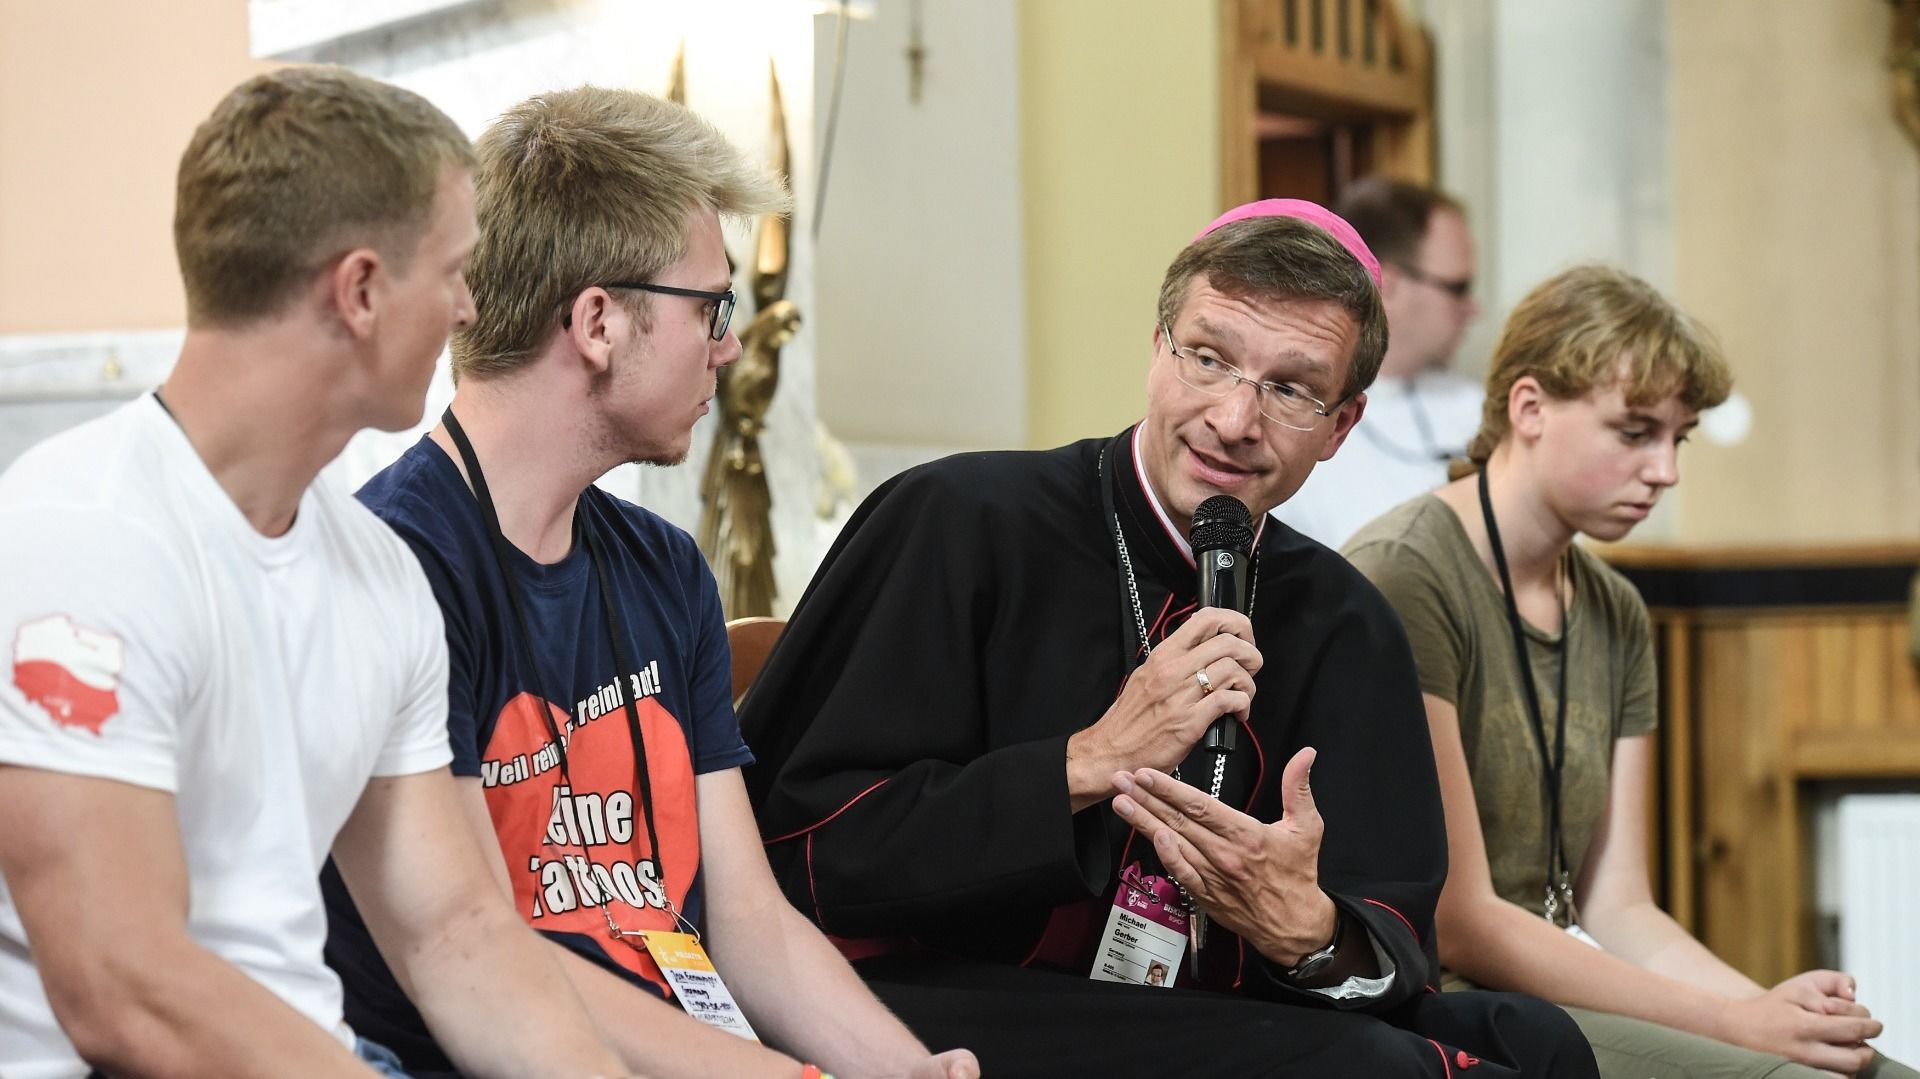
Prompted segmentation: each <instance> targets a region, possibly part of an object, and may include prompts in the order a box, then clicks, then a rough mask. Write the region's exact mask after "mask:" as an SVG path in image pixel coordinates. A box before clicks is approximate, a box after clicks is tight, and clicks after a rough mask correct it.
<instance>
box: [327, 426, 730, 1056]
mask: <svg viewBox="0 0 1920 1079" xmlns="http://www.w3.org/2000/svg"><path fill="white" fill-rule="evenodd" d="M358 497H359V499H360V500H361V501H362V502H364V503H366V505H367V507H368V508H369V509H371V510H373V512H374V513H375V514H377V515H378V516H379V517H380V518H381V519H382V520H384V521H386V522H387V524H389V525H391V526H392V527H393V529H394V531H396V532H398V533H399V534H400V537H401V538H402V539H404V540H406V542H407V545H408V546H409V547H411V548H413V552H414V554H415V556H417V557H418V558H419V559H420V564H421V567H422V568H423V569H424V570H425V571H426V575H427V581H428V583H430V584H431V585H432V586H433V593H434V596H435V598H437V599H438V600H439V601H440V609H441V613H442V615H443V616H444V617H445V620H446V632H447V656H448V686H447V695H448V704H449V710H448V717H447V728H448V733H449V736H450V740H451V743H452V747H453V773H454V775H456V776H473V777H478V778H479V780H480V782H481V786H482V790H483V791H484V793H485V795H486V800H487V810H488V812H489V813H490V814H491V815H492V817H493V826H494V832H495V835H496V838H498V840H499V843H500V853H501V854H502V855H503V856H504V858H505V859H506V866H507V874H508V876H509V877H510V878H511V879H512V882H513V895H514V903H515V905H516V906H517V907H518V908H519V910H520V914H521V917H523V918H525V919H526V920H527V922H528V923H529V924H531V925H532V926H533V927H534V928H536V929H538V930H540V931H542V932H543V933H546V934H548V935H549V937H550V938H551V939H553V940H556V941H558V942H560V943H562V944H564V945H565V946H567V947H569V948H572V949H573V950H575V951H576V952H579V953H580V954H582V955H584V956H586V957H587V958H589V959H591V960H592V961H594V962H596V963H598V964H599V965H600V966H602V967H605V968H606V969H608V970H610V971H612V972H614V973H616V974H619V975H621V976H623V977H625V978H627V979H628V980H630V981H633V982H635V983H637V984H640V985H644V986H647V987H648V988H650V989H652V990H653V991H654V992H655V993H656V994H658V995H661V996H666V995H668V994H667V992H666V982H665V979H664V978H663V977H662V976H661V974H660V971H659V969H658V968H657V967H656V966H655V965H654V964H653V961H652V959H651V958H649V957H648V955H647V953H646V950H645V948H644V947H642V946H641V945H640V942H639V940H638V938H634V939H633V940H632V942H631V943H629V942H628V941H626V940H616V939H614V938H613V936H612V934H611V932H610V931H609V929H608V926H607V917H608V915H611V916H612V919H613V921H614V923H615V924H616V925H617V926H618V927H619V928H620V929H622V930H640V929H669V930H670V929H674V928H676V925H675V920H674V916H673V914H672V912H671V911H670V910H669V909H668V904H669V902H670V903H671V904H672V906H673V907H674V908H677V909H678V910H679V912H680V913H681V914H682V915H683V916H685V917H686V918H687V920H689V921H690V922H692V923H693V924H695V925H699V924H701V923H700V914H701V903H700V900H701V889H700V878H699V862H700V831H699V824H698V818H697V815H696V808H695V798H694V778H693V777H694V776H695V775H697V774H700V773H705V772H714V771H720V770H723V769H727V768H737V767H740V766H742V765H745V764H748V763H750V762H751V761H752V760H753V755H752V754H751V753H750V752H749V751H748V749H747V746H746V744H745V743H744V742H743V741H742V740H741V737H740V726H739V723H738V721H737V720H736V719H735V718H734V714H733V701H732V692H733V690H732V685H733V683H732V674H731V660H730V657H729V654H728V650H727V636H726V626H725V623H724V621H723V620H722V617H721V613H720V596H719V593H718V591H717V590H716V589H715V586H714V581H713V575H712V573H711V572H710V571H709V570H708V569H707V564H706V562H705V560H703V559H702V558H701V556H700V551H699V549H698V548H697V547H696V546H695V545H694V542H693V538H692V537H691V536H689V535H687V533H686V532H685V531H683V530H681V529H679V528H676V527H674V526H673V525H670V524H668V523H667V522H665V521H663V520H661V519H660V518H659V517H657V516H655V515H654V514H652V513H650V512H648V511H646V510H644V509H641V508H640V507H638V506H635V505H632V504H631V503H628V502H624V501H622V500H620V499H618V498H615V497H613V496H612V495H609V494H607V493H606V492H605V491H602V490H600V489H599V488H597V487H589V488H588V489H587V491H586V493H585V494H584V495H582V496H581V499H580V504H579V508H578V515H579V520H578V522H577V530H576V533H575V535H576V542H575V543H574V544H573V547H572V550H571V551H570V552H569V553H568V554H567V556H566V557H565V558H563V559H561V560H560V561H559V562H557V563H554V564H553V565H541V564H540V563H537V562H535V561H534V560H533V559H531V558H528V557H527V556H526V555H524V554H523V553H522V552H520V551H519V550H517V549H512V550H509V552H508V553H509V555H510V556H511V562H512V565H513V572H514V574H515V575H516V577H517V579H518V581H519V584H520V593H521V600H522V602H523V604H524V605H525V607H524V609H525V613H526V618H527V622H528V628H529V629H530V631H531V640H530V642H529V643H530V644H531V646H532V654H533V660H534V663H535V664H536V665H537V666H538V668H539V669H538V670H537V671H533V672H528V671H527V670H526V669H525V667H526V662H525V660H524V659H523V656H525V655H526V650H524V649H522V648H521V646H520V644H519V643H518V640H517V637H518V635H519V634H520V632H521V628H520V626H519V624H518V622H517V621H516V619H515V617H514V613H513V607H512V605H511V603H510V601H509V599H508V596H507V591H506V590H507V582H506V579H505V577H504V576H503V575H502V573H501V569H500V564H499V561H498V559H497V558H496V556H495V553H494V548H493V546H492V543H491V541H490V539H489V538H488V533H487V527H486V523H485V520H484V518H483V517H482V516H481V512H480V506H479V503H478V502H477V501H475V499H474V496H473V493H472V491H470V490H469V489H468V487H467V484H466V481H465V480H464V479H463V478H462V477H461V474H460V471H459V470H458V469H457V468H456V467H455V465H454V462H453V460H452V458H450V457H448V456H447V454H446V452H445V451H444V450H442V449H441V448H440V447H439V446H438V445H437V444H435V443H434V442H433V441H432V440H430V439H428V438H425V437H423V438H421V440H420V441H419V442H418V443H416V444H415V445H414V446H413V447H412V448H411V449H409V450H408V451H407V452H406V453H405V454H404V455H403V456H401V458H400V459H399V460H398V461H396V462H394V463H393V464H392V465H390V466H388V467H387V468H386V469H385V470H383V471H382V472H381V473H380V474H379V475H377V476H375V477H374V478H373V479H372V480H370V481H368V483H367V485H366V486H365V487H363V488H361V489H360V492H359V495H358ZM582 533H585V534H586V535H588V536H590V537H591V541H592V543H593V545H594V547H595V549H596V550H597V551H598V552H599V554H600V556H601V558H602V560H603V561H604V562H605V563H606V566H607V571H608V575H609V577H610V578H611V581H610V584H611V586H612V587H611V591H612V595H613V597H614V601H615V604H616V606H617V607H618V608H619V609H618V610H617V611H616V612H615V613H614V622H615V624H616V625H618V626H619V628H620V632H621V634H622V638H623V641H622V644H623V655H624V657H625V659H626V660H627V662H628V663H629V664H631V665H632V669H631V670H616V669H615V662H614V651H613V649H612V647H611V646H610V643H609V642H608V640H607V618H606V615H605V613H604V607H603V604H602V601H601V590H600V583H599V578H598V576H597V574H596V572H595V569H594V565H593V558H592V557H591V556H590V554H589V553H588V551H587V550H586V549H585V545H584V544H583V543H581V542H578V537H579V536H580V535H581V534H582ZM629 698H632V699H633V700H634V701H635V704H636V707H637V708H638V710H639V716H640V725H641V741H642V744H643V746H644V750H645V759H646V767H647V774H648V776H649V777H650V778H651V781H652V782H651V786H652V792H653V806H654V818H655V824H656V826H657V827H658V829H659V833H660V834H659V838H658V852H659V854H658V857H656V855H655V848H654V846H653V845H652V844H651V843H650V842H649V840H648V838H647V835H646V824H645V815H644V813H643V812H642V806H641V799H640V794H639V790H638V782H637V772H636V767H635V755H634V750H633V740H632V736H631V726H630V723H629V721H628V718H627V709H626V702H627V700H628V699H629ZM543 706H544V707H545V708H546V709H547V711H548V714H549V715H550V716H551V718H552V728H551V729H557V730H558V731H559V732H561V737H562V740H563V746H564V749H565V754H564V756H565V764H566V767H565V776H564V777H563V774H562V768H561V757H562V754H561V753H559V752H558V751H557V750H556V749H555V747H554V745H553V739H552V738H551V736H550V734H549V730H550V728H549V726H548V724H547V722H546V721H545V720H543V719H542V718H541V709H542V707H543ZM323 884H324V885H325V893H326V899H327V910H328V920H329V923H330V924H329V933H328V938H327V962H328V963H329V964H330V965H332V967H333V968H334V970H336V971H337V972H339V974H340V977H341V980H342V981H343V982H344V983H345V987H346V1017H347V1022H348V1023H349V1024H351V1025H352V1027H353V1029H354V1030H355V1032H356V1033H358V1034H360V1035H362V1036H364V1037H367V1038H371V1039H372V1040H374V1041H377V1042H380V1043H382V1044H384V1045H387V1046H389V1047H391V1048H393V1049H394V1050H395V1051H396V1052H398V1053H399V1054H400V1056H401V1059H402V1060H403V1061H405V1062H406V1064H407V1065H408V1068H409V1070H410V1071H413V1072H416V1073H430V1072H432V1071H434V1070H437V1069H445V1068H448V1067H449V1065H448V1062H447V1060H446V1057H445V1055H444V1054H443V1053H441V1051H440V1050H439V1048H438V1047H437V1046H436V1045H435V1044H434V1042H433V1040H432V1037H431V1035H429V1034H428V1032H427V1029H426V1025H425V1024H424V1023H423V1022H422V1021H421V1019H420V1016H419V1013H418V1012H417V1011H416V1010H415V1009H414V1008H413V1007H412V1005H411V1004H410V1003H409V1002H408V1001H407V999H406V997H405V995H404V994H403V993H402V992H401V991H400V988H399V986H398V984H397V983H395V981H394V980H393V976H392V974H391V973H390V972H389V971H388V970H387V968H386V965H385V963H384V962H382V960H381V958H380V955H379V952H378V951H377V950H376V949H375V947H374V944H373V941H372V938H371V937H370V936H369V935H368V934H367V930H366V927H365V926H364V924H363V923H362V922H361V920H360V918H359V916H358V914H357V912H356V911H354V909H353V907H352V903H351V901H350V899H349V898H348V897H347V894H346V890H345V888H344V887H342V886H341V882H340V880H339V877H338V874H337V873H336V872H335V871H334V870H333V868H332V867H331V866H329V867H328V870H327V874H326V879H325V880H324V881H323Z"/></svg>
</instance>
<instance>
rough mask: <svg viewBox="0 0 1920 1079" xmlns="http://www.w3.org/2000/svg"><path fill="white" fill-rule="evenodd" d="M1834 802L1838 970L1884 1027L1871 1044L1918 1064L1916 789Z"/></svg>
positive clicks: (1919, 822) (1919, 839) (1919, 802)
mask: <svg viewBox="0 0 1920 1079" xmlns="http://www.w3.org/2000/svg"><path fill="white" fill-rule="evenodd" d="M1839 803H1840V804H1839V811H1838V818H1839V819H1838V820H1837V821H1836V822H1835V823H1836V825H1837V827H1836V829H1835V830H1836V831H1837V832H1838V833H1839V836H1838V838H1839V846H1840V859H1839V861H1840V865H1839V870H1840V872H1839V878H1840V879H1839V884H1840V888H1839V900H1840V969H1842V970H1844V971H1846V972H1847V973H1849V974H1851V975H1853V976H1854V977H1855V978H1856V979H1858V980H1859V990H1858V992H1859V996H1860V1003H1862V1004H1865V1005H1866V1006H1867V1007H1868V1008H1870V1009H1872V1010H1873V1014H1874V1017H1875V1018H1877V1019H1879V1020H1881V1021H1882V1022H1884V1023H1886V1025H1887V1032H1886V1033H1885V1034H1883V1035H1882V1036H1880V1037H1879V1038H1878V1039H1876V1040H1875V1041H1874V1042H1873V1046H1874V1048H1876V1049H1878V1050H1879V1051H1880V1052H1882V1053H1884V1054H1886V1055H1887V1056H1889V1057H1892V1058H1893V1059H1895V1060H1898V1061H1901V1062H1903V1063H1905V1064H1908V1065H1910V1066H1920V1065H1916V1062H1917V1061H1920V794H1849V795H1845V796H1843V797H1842V798H1841V799H1840V800H1839Z"/></svg>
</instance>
